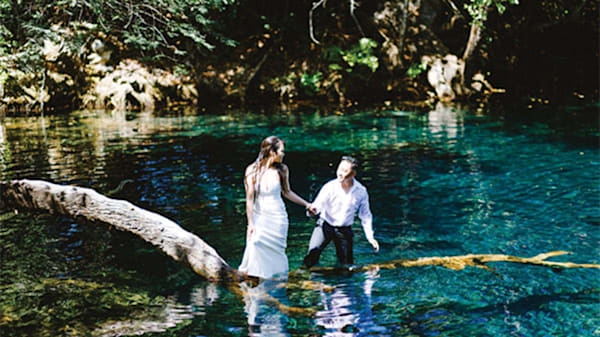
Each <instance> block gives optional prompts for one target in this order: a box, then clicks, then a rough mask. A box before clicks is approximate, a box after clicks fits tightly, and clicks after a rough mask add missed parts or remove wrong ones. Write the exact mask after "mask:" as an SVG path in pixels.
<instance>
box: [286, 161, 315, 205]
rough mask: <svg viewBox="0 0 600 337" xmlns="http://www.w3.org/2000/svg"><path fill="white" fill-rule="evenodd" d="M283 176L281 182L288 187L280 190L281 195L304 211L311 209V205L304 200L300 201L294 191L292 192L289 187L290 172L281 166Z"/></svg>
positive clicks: (300, 198)
mask: <svg viewBox="0 0 600 337" xmlns="http://www.w3.org/2000/svg"><path fill="white" fill-rule="evenodd" d="M283 174H284V175H285V176H284V177H283V180H284V181H285V184H286V186H287V187H288V188H287V189H282V192H281V194H282V195H283V196H284V197H286V198H287V199H288V200H290V201H292V202H294V203H296V204H298V205H300V206H304V207H305V208H306V209H311V208H312V205H311V204H310V203H309V202H307V201H306V200H304V199H302V197H300V196H299V195H298V194H296V193H295V192H294V191H292V188H291V187H290V179H289V177H290V172H289V169H288V167H287V165H284V166H283Z"/></svg>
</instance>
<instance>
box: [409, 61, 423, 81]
mask: <svg viewBox="0 0 600 337" xmlns="http://www.w3.org/2000/svg"><path fill="white" fill-rule="evenodd" d="M425 70H427V63H426V62H425V61H421V63H414V64H412V65H411V66H410V68H408V70H407V71H406V75H408V77H410V78H415V77H417V76H419V75H420V74H421V73H422V72H424V71H425Z"/></svg>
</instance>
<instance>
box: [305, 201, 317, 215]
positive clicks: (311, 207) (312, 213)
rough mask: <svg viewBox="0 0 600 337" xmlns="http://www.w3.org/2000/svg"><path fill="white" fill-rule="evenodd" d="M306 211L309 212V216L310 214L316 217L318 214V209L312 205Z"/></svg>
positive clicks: (307, 206)
mask: <svg viewBox="0 0 600 337" xmlns="http://www.w3.org/2000/svg"><path fill="white" fill-rule="evenodd" d="M306 210H307V211H308V214H310V216H315V215H317V213H318V212H317V209H316V208H315V206H313V205H312V204H308V205H306Z"/></svg>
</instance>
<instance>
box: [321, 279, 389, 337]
mask: <svg viewBox="0 0 600 337" xmlns="http://www.w3.org/2000/svg"><path fill="white" fill-rule="evenodd" d="M364 276H365V280H364V282H363V283H362V285H356V286H355V285H353V286H348V287H345V286H337V287H336V288H335V290H334V291H333V292H331V293H327V292H323V291H321V305H322V306H323V310H320V311H318V312H317V314H316V319H315V321H316V323H317V325H319V326H322V327H323V328H325V334H324V336H328V337H350V336H358V335H360V334H361V333H363V334H364V333H365V332H368V333H375V332H378V333H385V332H386V329H385V328H384V327H381V326H378V325H377V324H376V323H375V321H374V316H373V312H372V302H371V293H372V290H373V285H374V284H375V281H376V279H377V278H378V277H379V274H378V270H371V271H368V272H365V273H364Z"/></svg>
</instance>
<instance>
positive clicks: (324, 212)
mask: <svg viewBox="0 0 600 337" xmlns="http://www.w3.org/2000/svg"><path fill="white" fill-rule="evenodd" d="M312 205H313V206H314V207H315V208H316V209H317V211H318V212H319V220H318V221H317V223H318V224H320V225H321V224H323V221H327V222H328V223H329V224H330V225H331V226H334V227H343V226H352V223H354V215H355V214H356V211H358V218H359V219H360V220H361V222H362V227H363V230H364V232H365V236H366V237H367V240H369V241H370V240H373V215H372V214H371V209H370V208H369V194H368V193H367V188H366V187H364V186H363V185H362V184H361V183H360V182H358V180H356V179H353V184H352V188H351V189H350V191H349V192H348V193H346V192H345V191H344V188H343V187H342V183H341V182H340V181H339V180H338V179H333V180H331V181H329V182H328V183H326V184H325V185H323V187H322V188H321V190H320V191H319V194H317V197H316V198H315V200H314V202H313V203H312Z"/></svg>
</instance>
